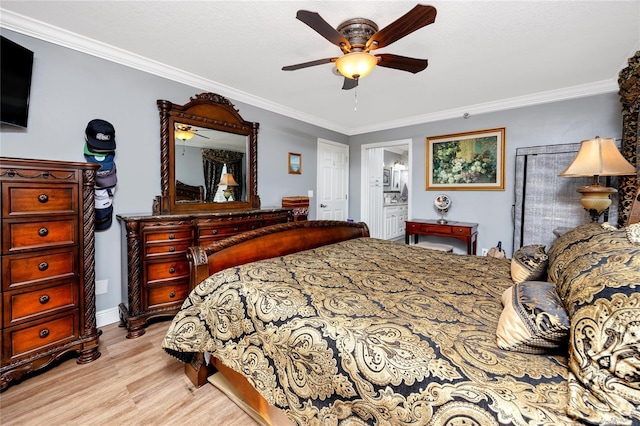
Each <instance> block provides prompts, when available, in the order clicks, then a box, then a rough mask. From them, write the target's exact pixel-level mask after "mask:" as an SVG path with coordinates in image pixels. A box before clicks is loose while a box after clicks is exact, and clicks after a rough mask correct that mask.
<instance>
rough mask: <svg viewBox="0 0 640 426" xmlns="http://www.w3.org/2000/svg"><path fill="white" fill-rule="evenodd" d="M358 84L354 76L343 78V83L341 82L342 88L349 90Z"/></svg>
mask: <svg viewBox="0 0 640 426" xmlns="http://www.w3.org/2000/svg"><path fill="white" fill-rule="evenodd" d="M357 86H358V80H356V79H354V78H347V77H345V78H344V83H342V90H351V89H354V88H356V87H357Z"/></svg>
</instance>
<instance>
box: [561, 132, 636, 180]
mask: <svg viewBox="0 0 640 426" xmlns="http://www.w3.org/2000/svg"><path fill="white" fill-rule="evenodd" d="M635 173H636V168H635V167H633V166H632V165H631V163H629V162H628V161H627V160H626V159H625V158H624V157H623V156H622V154H620V151H618V147H617V146H616V143H615V141H614V140H613V139H611V138H599V137H596V138H595V139H589V140H586V141H582V142H581V143H580V150H579V151H578V155H576V158H574V159H573V161H572V162H571V164H569V167H567V168H566V169H565V170H564V171H563V172H562V173H560V175H559V176H564V177H578V176H625V175H633V174H635Z"/></svg>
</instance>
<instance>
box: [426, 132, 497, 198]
mask: <svg viewBox="0 0 640 426" xmlns="http://www.w3.org/2000/svg"><path fill="white" fill-rule="evenodd" d="M505 139H506V128H505V127H497V128H494V129H485V130H476V131H473V132H464V133H453V134H449V135H441V136H429V137H427V138H426V144H427V146H426V149H425V152H426V166H427V167H426V189H427V190H439V191H440V190H453V191H456V190H462V191H504V150H505Z"/></svg>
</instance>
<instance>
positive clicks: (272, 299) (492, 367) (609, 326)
mask: <svg viewBox="0 0 640 426" xmlns="http://www.w3.org/2000/svg"><path fill="white" fill-rule="evenodd" d="M639 233H640V232H639ZM638 239H639V240H640V238H638ZM609 261H611V262H609ZM190 263H191V265H192V281H193V285H194V289H193V291H192V292H191V294H190V296H189V297H188V298H187V299H186V301H185V303H184V305H183V307H182V309H181V311H180V312H179V313H178V314H177V315H176V317H175V318H174V320H173V322H172V324H171V326H170V328H169V330H168V332H167V335H166V337H165V339H164V341H163V347H164V349H165V350H166V351H167V352H168V353H169V354H170V355H172V356H174V357H176V358H178V359H179V360H181V361H182V362H185V363H186V365H187V366H189V368H190V369H195V370H198V371H197V372H196V373H195V374H196V375H198V374H200V373H201V372H202V371H207V370H208V369H207V368H204V367H203V366H201V363H202V360H203V359H206V357H208V356H209V355H210V357H211V358H210V364H211V365H213V366H215V367H216V369H218V370H220V372H221V373H223V374H224V375H225V376H226V377H227V378H228V379H229V380H230V381H231V382H232V384H233V386H234V388H235V389H237V390H239V391H240V393H241V394H242V397H243V398H244V399H245V400H246V401H248V403H249V404H250V405H251V406H252V407H253V408H254V409H256V410H257V412H259V413H260V414H261V415H262V416H263V418H265V419H267V423H268V422H269V420H268V419H269V418H271V419H272V420H271V423H272V424H278V425H279V424H281V422H280V420H273V419H274V418H277V417H273V416H274V415H275V416H278V415H281V417H279V418H280V419H282V418H283V416H282V413H284V415H286V418H287V419H288V421H290V422H291V424H299V425H316V424H318V425H319V424H322V425H324V424H327V425H335V424H339V425H364V424H376V425H445V424H446V425H452V424H477V425H497V424H516V425H562V424H581V423H591V424H634V423H638V422H639V421H640V411H639V409H638V407H639V404H640V394H639V392H640V385H639V383H640V374H639V372H640V368H639V367H638V366H639V365H640V343H639V340H638V339H639V338H638V336H636V334H640V333H636V332H637V331H638V330H640V296H639V295H638V292H637V287H636V286H640V243H634V242H632V237H631V236H630V235H629V233H628V232H627V230H625V229H622V230H616V229H609V228H605V227H603V226H600V225H597V224H589V225H585V226H581V227H578V228H576V229H574V230H571V231H569V232H567V233H566V234H565V235H563V236H561V237H560V238H558V240H557V241H556V242H554V244H553V246H552V247H551V248H550V249H549V250H548V252H547V251H545V250H544V248H541V247H539V246H531V247H526V248H523V249H522V250H519V251H518V252H517V253H516V254H514V257H513V259H504V258H502V259H500V258H492V257H479V256H471V255H458V254H451V253H444V252H441V251H436V250H430V249H426V248H422V247H416V246H408V245H405V244H401V243H397V242H391V241H385V240H379V239H375V238H369V237H368V230H367V228H366V225H364V224H358V223H348V222H334V221H307V222H293V223H288V224H281V225H274V226H270V227H266V228H261V229H259V230H256V231H251V232H249V233H245V234H241V235H238V236H235V237H232V238H229V239H227V240H223V241H219V242H217V243H214V244H212V245H211V246H208V247H204V248H203V247H194V248H192V249H191V251H190ZM542 275H544V277H542ZM514 276H517V278H518V280H516V281H517V282H516V281H514ZM600 277H606V278H602V279H601V278H600ZM532 278H536V279H538V280H532ZM523 283H524V284H523ZM529 283H533V284H529ZM542 283H546V284H545V285H546V286H547V287H543V284H542ZM526 286H529V287H526ZM527 288H528V289H530V290H527ZM543 288H544V289H545V290H544V291H547V292H552V293H553V295H554V298H553V300H554V301H557V303H556V305H555V306H553V307H549V306H548V305H549V304H550V303H551V302H550V300H551V295H550V293H544V292H542V290H541V289H543ZM549 288H550V290H549ZM528 291H531V292H530V293H527V292H528ZM521 302H522V304H520V303H521ZM525 302H526V303H525ZM503 304H504V306H503ZM536 304H537V305H536ZM507 305H509V306H510V310H509V311H508V312H507ZM511 305H513V306H511ZM518 307H519V308H520V311H518V309H517V308H518ZM553 309H556V310H557V311H562V312H564V315H565V322H566V324H564V325H563V324H560V321H559V320H558V317H559V315H556V311H554V310H553ZM514 312H515V313H516V314H519V315H520V316H521V317H522V318H516V319H514V315H515V317H517V315H516V314H514ZM516 320H517V321H520V323H518V324H519V326H520V327H521V328H522V326H523V324H524V326H525V327H524V332H525V334H526V332H529V335H527V336H524V337H523V336H522V335H518V334H517V333H515V334H513V333H512V334H511V335H509V333H507V338H503V339H502V341H500V339H498V341H500V342H501V343H500V345H499V344H498V343H497V337H496V335H497V330H499V329H500V328H501V327H502V329H507V330H509V329H510V328H514V329H516V328H517V327H516V326H515V322H510V321H516ZM527 320H530V321H531V322H529V323H527ZM517 321H516V322H517ZM505 324H506V325H505ZM527 327H528V328H527ZM536 327H537V328H536ZM522 331H523V330H520V332H522ZM514 336H516V338H514ZM509 339H511V340H509ZM505 342H506V343H505ZM203 354H206V355H203ZM274 407H277V408H274ZM274 412H275V413H276V414H273V413H274ZM278 413H279V414H278Z"/></svg>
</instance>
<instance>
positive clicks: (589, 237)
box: [549, 228, 640, 425]
mask: <svg viewBox="0 0 640 426" xmlns="http://www.w3.org/2000/svg"><path fill="white" fill-rule="evenodd" d="M565 235H566V234H565ZM563 246H564V247H565V252H568V253H569V254H570V255H567V254H565V253H560V252H558V254H557V256H558V258H559V259H560V258H564V260H563V261H564V262H565V265H564V266H563V267H562V268H560V269H559V270H560V271H561V272H560V275H559V276H558V282H557V283H556V291H557V293H558V295H559V296H560V298H561V300H562V302H563V304H564V306H565V309H566V311H567V313H568V315H569V317H570V318H571V328H570V336H569V351H568V353H569V377H568V383H569V395H568V396H569V398H568V404H567V414H568V415H569V416H571V417H573V418H576V419H579V420H582V421H584V422H586V423H589V424H611V425H613V424H616V425H623V424H627V425H631V424H637V423H639V420H640V245H636V244H633V243H632V242H631V241H630V240H629V239H628V235H627V230H625V229H614V230H600V231H598V230H596V229H595V228H583V229H582V231H579V232H578V233H576V234H575V235H574V239H573V241H570V240H567V241H564V243H563ZM549 256H550V257H551V250H550V254H549ZM552 262H553V261H552ZM550 268H551V265H550Z"/></svg>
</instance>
